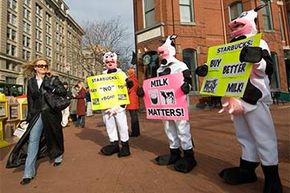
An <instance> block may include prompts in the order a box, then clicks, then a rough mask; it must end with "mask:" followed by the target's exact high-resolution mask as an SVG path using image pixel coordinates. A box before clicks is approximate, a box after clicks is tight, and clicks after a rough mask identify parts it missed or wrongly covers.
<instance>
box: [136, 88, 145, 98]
mask: <svg viewBox="0 0 290 193" xmlns="http://www.w3.org/2000/svg"><path fill="white" fill-rule="evenodd" d="M137 96H138V97H144V96H145V92H144V90H143V88H142V87H139V88H138V89H137Z"/></svg>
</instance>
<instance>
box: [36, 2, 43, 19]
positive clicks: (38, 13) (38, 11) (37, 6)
mask: <svg viewBox="0 0 290 193" xmlns="http://www.w3.org/2000/svg"><path fill="white" fill-rule="evenodd" d="M35 12H36V14H37V15H39V16H40V17H41V16H42V8H41V7H40V6H39V5H37V4H36V10H35Z"/></svg>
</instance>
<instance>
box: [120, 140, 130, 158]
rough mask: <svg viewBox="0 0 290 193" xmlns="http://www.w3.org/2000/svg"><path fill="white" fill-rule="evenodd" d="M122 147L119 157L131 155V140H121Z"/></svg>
mask: <svg viewBox="0 0 290 193" xmlns="http://www.w3.org/2000/svg"><path fill="white" fill-rule="evenodd" d="M121 144H122V147H121V149H120V152H119V153H118V157H126V156H129V155H130V154H131V153H130V148H129V142H128V141H126V142H121Z"/></svg>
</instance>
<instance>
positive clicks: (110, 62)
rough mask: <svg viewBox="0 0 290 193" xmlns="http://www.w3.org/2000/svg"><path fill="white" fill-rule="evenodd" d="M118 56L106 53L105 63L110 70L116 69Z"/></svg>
mask: <svg viewBox="0 0 290 193" xmlns="http://www.w3.org/2000/svg"><path fill="white" fill-rule="evenodd" d="M117 58H118V57H117V54H116V53H114V52H106V53H105V54H104V56H103V62H104V64H105V66H106V68H107V69H108V70H112V69H116V68H117V66H118V64H117Z"/></svg>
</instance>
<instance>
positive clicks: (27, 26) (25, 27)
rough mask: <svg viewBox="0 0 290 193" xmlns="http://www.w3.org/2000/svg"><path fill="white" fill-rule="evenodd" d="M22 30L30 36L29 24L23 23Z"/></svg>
mask: <svg viewBox="0 0 290 193" xmlns="http://www.w3.org/2000/svg"><path fill="white" fill-rule="evenodd" d="M23 30H24V32H26V33H28V34H30V30H31V26H30V24H29V23H27V22H25V21H24V22H23Z"/></svg>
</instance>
